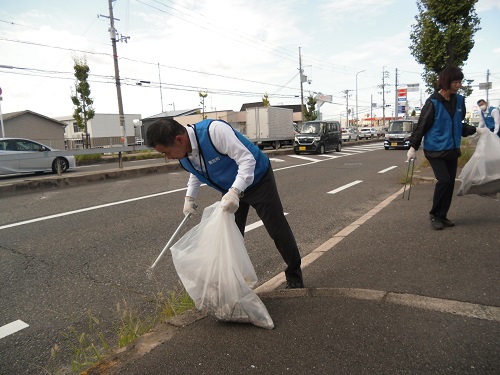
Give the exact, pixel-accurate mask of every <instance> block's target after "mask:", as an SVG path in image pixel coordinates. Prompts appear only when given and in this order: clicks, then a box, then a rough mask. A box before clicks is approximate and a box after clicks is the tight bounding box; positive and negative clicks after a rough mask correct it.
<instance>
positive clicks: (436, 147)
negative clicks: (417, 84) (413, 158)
mask: <svg viewBox="0 0 500 375" xmlns="http://www.w3.org/2000/svg"><path fill="white" fill-rule="evenodd" d="M434 103H436V104H434ZM435 105H437V106H440V107H439V108H436V107H435ZM464 118H465V100H464V97H463V96H462V95H458V94H452V95H451V96H450V100H449V101H448V100H446V99H445V98H444V97H443V96H442V95H441V94H440V93H439V92H435V93H434V94H432V95H431V96H430V97H429V98H428V99H427V101H426V102H425V104H424V107H423V108H422V112H421V113H420V117H419V119H418V123H417V129H416V130H415V131H414V132H413V133H412V135H411V137H410V146H412V147H413V148H414V149H415V150H418V148H419V147H420V144H421V143H422V138H424V137H425V136H428V137H434V136H435V134H436V128H434V127H438V126H439V127H442V129H440V133H441V139H440V140H437V141H436V140H435V139H432V140H431V139H429V140H428V141H427V142H426V143H427V144H432V145H433V147H432V150H426V149H425V147H424V155H425V157H426V158H458V157H459V156H460V142H456V140H458V139H459V135H458V134H455V133H456V132H461V136H462V137H467V136H469V135H472V134H474V133H475V132H476V128H475V127H473V126H469V125H467V124H465V123H463V120H464ZM433 128H434V129H433ZM431 129H432V131H431ZM443 134H444V135H445V137H443ZM446 137H449V142H445V141H444V139H445V138H446Z"/></svg>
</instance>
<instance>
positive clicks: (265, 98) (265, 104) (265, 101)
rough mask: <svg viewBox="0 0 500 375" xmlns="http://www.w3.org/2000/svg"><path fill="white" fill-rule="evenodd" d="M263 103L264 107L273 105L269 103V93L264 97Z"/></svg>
mask: <svg viewBox="0 0 500 375" xmlns="http://www.w3.org/2000/svg"><path fill="white" fill-rule="evenodd" d="M262 103H264V107H269V106H270V105H271V103H270V102H269V95H268V94H267V92H266V93H265V94H264V96H263V97H262Z"/></svg>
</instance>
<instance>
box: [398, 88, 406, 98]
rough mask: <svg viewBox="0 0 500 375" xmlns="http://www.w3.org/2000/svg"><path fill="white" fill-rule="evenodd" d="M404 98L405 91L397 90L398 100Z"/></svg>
mask: <svg viewBox="0 0 500 375" xmlns="http://www.w3.org/2000/svg"><path fill="white" fill-rule="evenodd" d="M401 97H405V98H406V89H398V98H401Z"/></svg>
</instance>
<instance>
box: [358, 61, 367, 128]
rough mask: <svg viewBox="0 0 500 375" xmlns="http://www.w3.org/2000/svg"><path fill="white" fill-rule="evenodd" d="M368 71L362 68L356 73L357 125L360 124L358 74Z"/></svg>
mask: <svg viewBox="0 0 500 375" xmlns="http://www.w3.org/2000/svg"><path fill="white" fill-rule="evenodd" d="M363 72H366V70H361V71H359V72H357V73H356V126H358V121H359V114H358V74H359V73H363Z"/></svg>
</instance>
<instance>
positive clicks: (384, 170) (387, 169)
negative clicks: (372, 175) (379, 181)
mask: <svg viewBox="0 0 500 375" xmlns="http://www.w3.org/2000/svg"><path fill="white" fill-rule="evenodd" d="M397 167H398V166H397V165H393V166H392V167H389V168H386V169H382V170H381V171H378V172H377V173H385V172H388V171H390V170H391V169H394V168H397Z"/></svg>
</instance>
